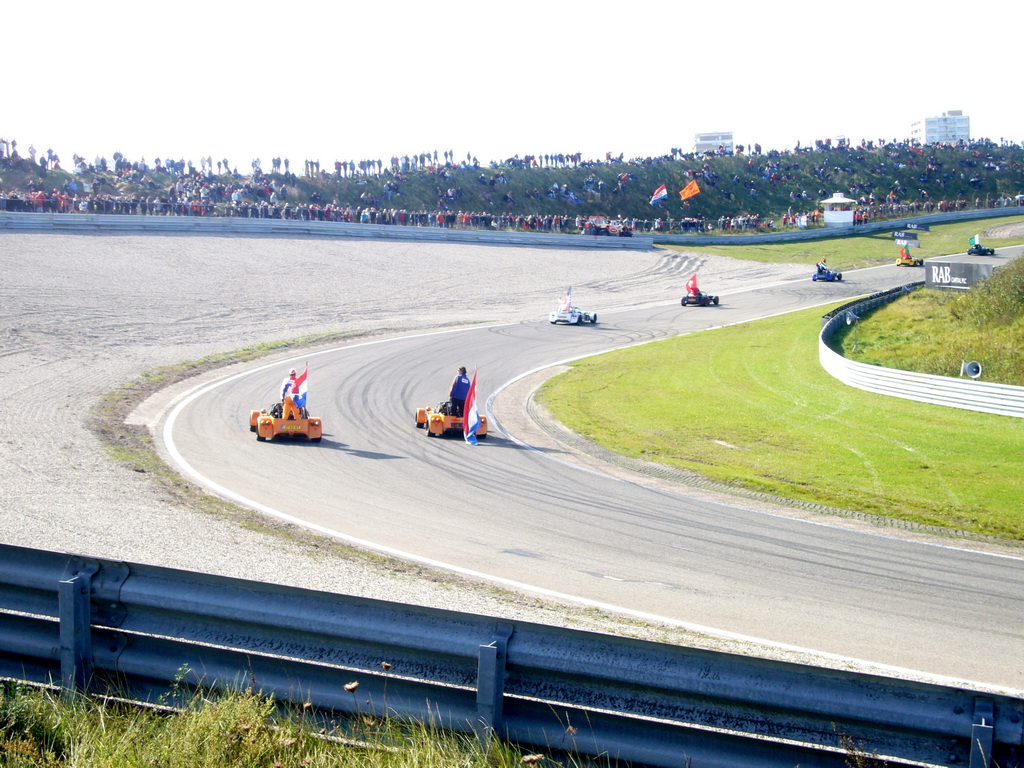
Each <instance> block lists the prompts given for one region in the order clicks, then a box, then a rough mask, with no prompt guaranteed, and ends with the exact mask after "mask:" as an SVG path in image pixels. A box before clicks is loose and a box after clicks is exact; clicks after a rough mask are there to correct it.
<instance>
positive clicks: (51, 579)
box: [0, 545, 1024, 768]
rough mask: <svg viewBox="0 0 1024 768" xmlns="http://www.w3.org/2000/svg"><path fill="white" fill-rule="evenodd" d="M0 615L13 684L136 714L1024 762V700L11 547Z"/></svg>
mask: <svg viewBox="0 0 1024 768" xmlns="http://www.w3.org/2000/svg"><path fill="white" fill-rule="evenodd" d="M0 616H2V617H3V618H2V620H0V676H3V677H8V678H13V679H19V680H25V681H30V682H34V683H40V684H56V683H59V684H61V685H62V686H63V687H65V688H69V689H87V690H88V689H93V690H97V691H101V692H105V686H108V685H113V686H115V687H116V690H117V691H118V692H119V693H120V694H121V695H126V696H128V697H130V698H133V699H136V700H144V701H163V702H166V701H167V697H168V696H169V695H170V691H171V683H172V681H177V685H178V686H179V687H180V688H183V689H185V692H186V693H187V692H188V689H189V688H194V687H197V686H203V687H206V688H210V689H218V688H226V689H237V688H239V687H251V688H253V689H255V690H261V691H262V692H264V693H266V694H273V695H274V697H275V698H277V699H279V700H284V701H293V702H302V703H305V702H308V703H310V704H312V705H313V706H314V707H316V708H317V709H319V710H329V711H333V712H335V713H367V712H373V713H375V714H377V715H384V714H387V715H389V716H393V717H398V718H402V719H420V720H424V721H427V720H429V721H431V722H434V723H437V724H438V725H440V726H443V727H447V728H450V729H454V730H460V731H465V732H473V731H475V732H477V733H478V734H481V735H484V734H490V733H496V734H498V735H499V736H501V737H503V738H507V739H509V740H511V741H514V742H517V743H520V744H522V745H529V746H533V747H537V748H541V749H547V750H551V751H554V752H558V753H561V752H564V751H575V752H577V753H580V754H584V755H595V756H596V755H601V756H605V757H607V758H610V759H612V760H625V761H630V762H632V763H635V764H645V765H651V766H666V767H667V766H673V767H676V766H681V765H689V764H690V762H689V761H691V760H692V764H693V765H701V766H722V767H723V768H724V767H725V766H729V767H730V768H747V767H749V768H755V766H756V768H792V766H794V765H796V764H800V765H802V766H828V767H829V768H832V767H833V766H834V767H835V768H839V767H840V766H845V765H846V758H847V754H846V753H845V752H844V750H843V749H842V745H841V743H840V739H841V737H845V738H847V739H849V740H850V742H851V743H853V744H856V745H857V747H858V748H859V749H860V750H862V751H863V752H864V753H866V754H874V755H878V756H882V757H885V758H886V759H887V760H888V762H889V763H890V764H891V765H905V764H912V763H913V764H917V765H920V764H927V765H938V766H969V767H970V768H983V767H985V766H989V765H993V764H996V765H999V766H1010V765H1017V764H1019V763H1018V762H1015V761H1019V759H1020V757H1021V755H1022V754H1024V753H1022V744H1024V699H1020V698H1013V697H1010V696H1005V695H999V694H993V693H989V692H980V691H972V690H966V689H961V688H955V687H949V686H943V685H937V684H930V683H922V682H914V681H906V680H897V679H890V678H886V677H881V676H876V675H868V674H858V673H853V672H846V671H839V670H830V669H821V668H816V667H810V666H804V665H798V664H791V663H786V662H778V661H772V660H764V659H755V658H747V657H743V656H737V655H732V654H727V653H720V652H714V651H705V650H699V649H693V648H686V647H681V646H673V645H665V644H660V643H653V642H648V641H642V640H635V639H631V638H625V637H617V636H611V635H603V634H596V633H591V632H583V631H576V630H568V629H562V628H557V627H550V626H544V625H539V624H531V623H526V622H519V621H506V620H502V619H495V618H490V617H486V616H476V615H471V614H464V613H456V612H453V611H443V610H437V609H431V608H422V607H417V606H411V605H402V604H398V603H389V602H383V601H378V600H371V599H366V598H357V597H349V596H345V595H337V594H331V593H323V592H314V591H309V590H302V589H297V588H293V587H283V586H278V585H272V584H263V583H258V582H251V581H243V580H240V579H230V578H225V577H220V576H212V575H205V574H199V573H191V572H187V571H180V570H172V569H167V568H159V567H154V566H147V565H139V564H132V563H123V562H115V561H109V560H100V559H94V558H88V557H81V556H75V555H68V554H62V553H56V552H48V551H44V550H35V549H27V548H22V547H14V546H10V545H0ZM384 662H387V664H388V665H390V667H389V668H388V669H385V665H384ZM351 682H358V683H359V685H358V689H357V690H356V691H351V690H346V684H348V683H351ZM350 687H351V686H350Z"/></svg>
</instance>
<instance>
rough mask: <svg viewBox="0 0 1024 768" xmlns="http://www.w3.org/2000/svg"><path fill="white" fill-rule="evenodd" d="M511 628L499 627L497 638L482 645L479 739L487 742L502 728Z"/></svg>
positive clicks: (478, 719) (479, 687) (479, 667)
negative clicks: (490, 736)
mask: <svg viewBox="0 0 1024 768" xmlns="http://www.w3.org/2000/svg"><path fill="white" fill-rule="evenodd" d="M511 636H512V627H511V626H510V625H508V624H499V625H498V626H497V627H495V628H494V639H493V640H491V642H490V643H488V644H487V645H481V646H480V656H479V663H478V665H477V677H476V711H477V722H476V724H475V726H474V728H475V730H476V731H477V737H478V738H480V739H482V740H483V739H486V738H487V737H489V735H490V734H492V733H495V732H497V731H499V730H500V728H501V721H502V701H503V699H504V696H505V659H506V656H507V651H508V639H509V638H510V637H511Z"/></svg>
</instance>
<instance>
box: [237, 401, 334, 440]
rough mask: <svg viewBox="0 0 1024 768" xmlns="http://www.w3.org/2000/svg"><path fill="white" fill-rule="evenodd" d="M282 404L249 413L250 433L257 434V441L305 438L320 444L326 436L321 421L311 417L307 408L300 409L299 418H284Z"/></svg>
mask: <svg viewBox="0 0 1024 768" xmlns="http://www.w3.org/2000/svg"><path fill="white" fill-rule="evenodd" d="M283 415H284V413H283V409H282V406H281V403H274V404H273V405H272V406H270V407H269V408H264V409H263V410H262V411H250V412H249V431H250V432H255V433H256V439H257V440H259V441H260V442H261V443H262V442H263V441H264V440H273V439H274V438H275V437H292V438H295V437H305V438H309V441H310V442H311V443H319V442H320V439H321V438H322V437H323V434H324V425H323V422H322V421H320V419H317V418H314V417H312V416H310V415H309V412H308V411H307V410H306V409H305V408H299V418H297V419H296V418H290V419H285V418H282V416H283Z"/></svg>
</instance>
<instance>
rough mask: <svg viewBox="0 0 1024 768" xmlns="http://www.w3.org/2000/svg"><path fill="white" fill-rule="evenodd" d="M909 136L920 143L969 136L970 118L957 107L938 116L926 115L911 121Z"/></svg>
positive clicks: (947, 141) (966, 138) (941, 141)
mask: <svg viewBox="0 0 1024 768" xmlns="http://www.w3.org/2000/svg"><path fill="white" fill-rule="evenodd" d="M910 138H911V139H916V140H917V141H919V142H921V143H922V144H946V143H952V142H956V141H960V140H961V139H963V140H964V141H969V140H970V138H971V118H970V117H968V116H967V115H965V114H964V113H963V111H962V110H959V109H951V110H949V112H943V113H942V114H941V115H940V116H939V117H926V118H925V119H924V120H919V121H917V122H916V123H912V124H911V126H910Z"/></svg>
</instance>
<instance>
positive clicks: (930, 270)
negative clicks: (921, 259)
mask: <svg viewBox="0 0 1024 768" xmlns="http://www.w3.org/2000/svg"><path fill="white" fill-rule="evenodd" d="M994 270H995V267H994V266H993V265H992V264H963V263H959V264H956V263H952V262H948V263H932V264H928V265H926V266H925V280H924V284H925V287H926V288H938V289H941V290H947V291H966V290H969V289H970V288H971V286H973V285H976V284H978V283H980V282H981V281H982V280H987V279H988V278H990V277H992V272H993V271H994Z"/></svg>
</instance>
